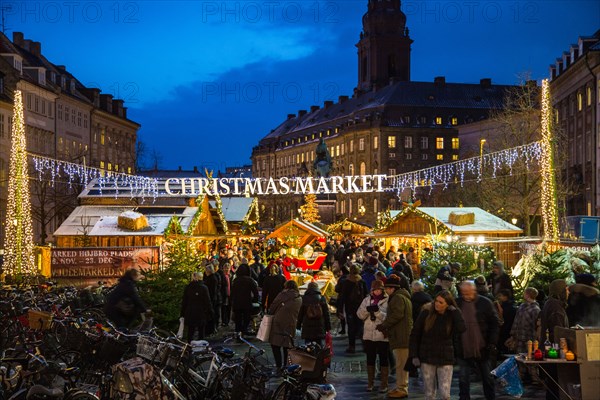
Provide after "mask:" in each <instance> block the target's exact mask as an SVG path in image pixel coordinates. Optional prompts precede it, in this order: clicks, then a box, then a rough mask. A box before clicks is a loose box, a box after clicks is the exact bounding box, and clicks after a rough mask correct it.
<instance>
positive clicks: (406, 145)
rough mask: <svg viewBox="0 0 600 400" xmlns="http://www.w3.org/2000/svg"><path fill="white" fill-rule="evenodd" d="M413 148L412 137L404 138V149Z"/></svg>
mask: <svg viewBox="0 0 600 400" xmlns="http://www.w3.org/2000/svg"><path fill="white" fill-rule="evenodd" d="M412 147H413V142H412V136H404V148H405V149H412Z"/></svg>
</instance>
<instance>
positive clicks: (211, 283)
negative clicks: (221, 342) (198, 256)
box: [204, 263, 222, 335]
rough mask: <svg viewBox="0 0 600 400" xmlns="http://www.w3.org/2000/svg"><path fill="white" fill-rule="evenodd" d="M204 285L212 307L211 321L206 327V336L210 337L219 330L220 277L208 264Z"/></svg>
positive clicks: (213, 265) (213, 267)
mask: <svg viewBox="0 0 600 400" xmlns="http://www.w3.org/2000/svg"><path fill="white" fill-rule="evenodd" d="M204 284H205V285H206V287H207V288H208V293H209V295H210V301H211V304H212V307H213V311H212V319H211V320H210V321H209V322H208V324H207V325H206V334H207V335H212V334H213V333H216V331H217V329H218V328H219V320H220V318H219V316H220V315H221V303H222V301H221V277H220V275H219V274H217V273H216V272H215V264H214V263H210V264H208V265H207V266H206V267H205V269H204Z"/></svg>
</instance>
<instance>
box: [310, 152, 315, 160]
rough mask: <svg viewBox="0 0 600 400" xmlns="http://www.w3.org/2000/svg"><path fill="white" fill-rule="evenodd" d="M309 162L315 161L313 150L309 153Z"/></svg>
mask: <svg viewBox="0 0 600 400" xmlns="http://www.w3.org/2000/svg"><path fill="white" fill-rule="evenodd" d="M310 161H315V151H314V150H311V151H310Z"/></svg>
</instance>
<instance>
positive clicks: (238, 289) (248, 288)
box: [231, 264, 258, 334]
mask: <svg viewBox="0 0 600 400" xmlns="http://www.w3.org/2000/svg"><path fill="white" fill-rule="evenodd" d="M252 303H258V284H257V283H256V281H255V280H254V279H252V278H251V277H250V267H249V266H248V264H240V266H239V267H238V269H237V271H236V273H235V279H234V280H233V283H232V284H231V309H232V310H233V319H234V322H235V331H236V332H242V333H244V334H247V333H248V325H249V324H250V320H251V318H252Z"/></svg>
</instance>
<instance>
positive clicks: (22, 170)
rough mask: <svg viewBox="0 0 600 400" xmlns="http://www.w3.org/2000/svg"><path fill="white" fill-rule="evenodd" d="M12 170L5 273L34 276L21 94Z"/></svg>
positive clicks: (16, 111) (17, 104)
mask: <svg viewBox="0 0 600 400" xmlns="http://www.w3.org/2000/svg"><path fill="white" fill-rule="evenodd" d="M9 168H10V169H9V176H8V207H7V211H6V234H5V239H4V251H5V254H4V270H5V272H6V273H7V274H8V275H12V276H22V275H32V274H35V273H36V267H35V262H34V256H33V247H34V246H33V229H32V226H31V201H30V197H29V175H28V172H27V146H26V141H25V123H24V118H23V98H22V95H21V91H20V90H16V91H15V105H14V117H13V125H12V139H11V151H10V166H9Z"/></svg>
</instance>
